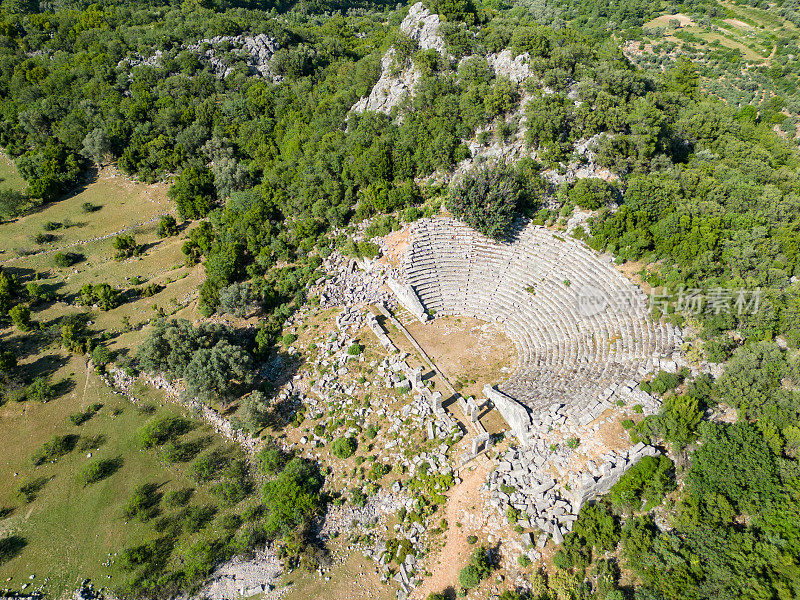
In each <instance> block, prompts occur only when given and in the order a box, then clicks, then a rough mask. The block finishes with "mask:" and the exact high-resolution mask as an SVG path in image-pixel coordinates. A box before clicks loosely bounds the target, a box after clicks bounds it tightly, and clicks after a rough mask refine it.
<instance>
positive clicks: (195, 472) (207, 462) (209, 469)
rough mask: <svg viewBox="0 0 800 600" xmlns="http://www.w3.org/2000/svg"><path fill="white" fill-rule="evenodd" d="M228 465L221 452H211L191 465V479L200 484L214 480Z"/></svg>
mask: <svg viewBox="0 0 800 600" xmlns="http://www.w3.org/2000/svg"><path fill="white" fill-rule="evenodd" d="M227 464H228V459H227V457H226V456H225V455H224V454H223V453H222V451H221V450H211V451H210V452H208V453H207V454H204V455H203V456H201V457H199V458H198V459H197V460H196V461H194V463H193V464H192V477H193V478H194V479H195V481H198V482H200V483H203V482H206V481H211V480H212V479H216V478H217V477H218V476H219V474H220V473H221V472H222V470H223V469H224V468H225V466H226V465H227Z"/></svg>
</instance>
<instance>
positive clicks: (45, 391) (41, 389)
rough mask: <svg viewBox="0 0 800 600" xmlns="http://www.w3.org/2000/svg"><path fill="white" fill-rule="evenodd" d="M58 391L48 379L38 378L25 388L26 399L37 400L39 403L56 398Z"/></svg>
mask: <svg viewBox="0 0 800 600" xmlns="http://www.w3.org/2000/svg"><path fill="white" fill-rule="evenodd" d="M55 396H56V390H55V388H54V387H53V386H52V385H50V382H49V381H48V380H47V378H46V377H37V378H36V379H34V380H33V382H32V383H31V384H30V385H29V386H28V387H27V388H25V398H26V399H28V400H37V401H39V402H48V401H50V400H52V399H53V398H55Z"/></svg>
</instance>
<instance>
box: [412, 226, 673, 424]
mask: <svg viewBox="0 0 800 600" xmlns="http://www.w3.org/2000/svg"><path fill="white" fill-rule="evenodd" d="M403 273H404V278H405V282H403V283H404V284H405V285H403V283H400V284H398V285H399V286H401V287H402V288H404V289H402V290H400V291H401V294H400V295H402V292H403V291H405V292H406V302H404V304H406V305H407V306H411V308H412V312H415V313H416V314H417V316H418V317H420V318H421V319H423V320H424V319H426V318H428V317H429V316H436V315H464V316H470V317H474V318H478V319H482V320H487V321H496V322H499V323H501V324H502V326H503V327H504V329H505V331H506V333H507V334H508V336H509V337H510V338H511V339H512V340H513V341H514V343H515V344H516V347H517V354H518V359H517V363H516V365H515V368H514V370H513V373H512V374H511V376H510V377H509V378H508V379H507V380H505V381H502V382H497V384H498V385H497V388H498V389H499V390H500V391H502V392H503V393H504V394H506V395H507V396H510V397H511V398H513V399H514V400H516V401H517V402H519V403H520V404H522V405H524V406H525V407H526V408H527V409H528V411H529V412H530V414H531V415H532V417H533V424H534V425H535V423H536V417H537V415H542V414H547V413H548V412H552V413H555V412H558V413H559V414H560V415H564V416H567V417H571V418H572V420H573V421H575V422H576V423H579V424H585V423H588V422H590V421H591V420H592V419H593V418H594V417H596V416H597V415H599V414H600V413H601V412H602V411H603V410H604V409H605V408H606V407H610V406H611V403H612V401H613V400H614V399H615V393H616V392H617V391H618V390H621V389H623V388H624V389H625V390H626V391H632V392H637V391H638V390H635V383H636V382H637V381H639V380H641V379H642V377H643V376H645V375H646V374H647V373H648V372H651V371H652V370H653V369H655V368H657V367H659V366H661V367H664V366H665V365H666V364H667V363H669V362H671V361H670V358H671V356H672V354H673V352H675V350H676V349H677V348H678V347H679V345H680V338H679V334H678V332H677V331H676V330H675V329H674V328H672V327H670V326H667V325H664V324H661V323H656V322H653V321H652V320H650V318H649V316H648V310H649V307H648V298H647V297H646V296H645V294H643V293H642V292H641V290H640V289H639V288H638V287H636V286H635V285H633V284H631V283H630V282H629V281H628V280H627V279H626V278H625V277H624V276H623V275H622V274H621V273H619V272H618V271H617V270H616V269H615V268H614V267H613V265H612V264H610V259H609V258H608V257H604V256H603V255H600V254H598V253H596V252H594V251H592V250H591V249H590V248H588V247H586V246H585V245H584V244H583V243H581V242H578V241H576V240H572V239H565V238H562V237H559V236H557V235H555V234H553V233H552V232H550V231H549V230H547V229H545V228H543V227H538V226H534V225H527V226H521V227H520V229H519V231H517V232H516V235H515V236H514V238H513V241H511V242H508V243H498V242H495V241H492V240H490V239H489V238H486V237H485V236H483V235H481V234H479V233H477V232H475V231H474V230H473V229H471V228H470V227H468V226H467V225H465V224H463V223H460V222H459V221H456V220H453V219H450V218H444V217H442V218H435V219H424V220H421V221H418V222H417V223H415V225H414V226H413V228H412V230H411V234H410V247H409V249H408V251H407V253H406V256H405V263H404V265H403ZM412 290H413V294H412V293H411V292H412ZM414 296H416V298H415V297H414ZM417 299H418V301H419V302H416V301H417ZM423 310H424V313H423ZM504 416H505V415H504ZM507 420H508V419H507ZM513 426H514V425H513V424H512V427H513Z"/></svg>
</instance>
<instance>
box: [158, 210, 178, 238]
mask: <svg viewBox="0 0 800 600" xmlns="http://www.w3.org/2000/svg"><path fill="white" fill-rule="evenodd" d="M156 233H157V234H158V237H162V238H165V237H170V236H173V235H178V222H177V221H176V220H175V217H173V216H172V215H164V216H162V217H161V218H160V219H159V220H158V228H157V230H156Z"/></svg>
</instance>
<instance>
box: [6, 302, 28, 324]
mask: <svg viewBox="0 0 800 600" xmlns="http://www.w3.org/2000/svg"><path fill="white" fill-rule="evenodd" d="M8 316H9V317H11V321H12V322H13V323H14V325H16V326H17V329H19V330H20V331H30V330H31V309H30V308H28V306H27V305H25V304H17V305H16V306H14V307H12V308H11V310H9V311H8Z"/></svg>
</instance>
